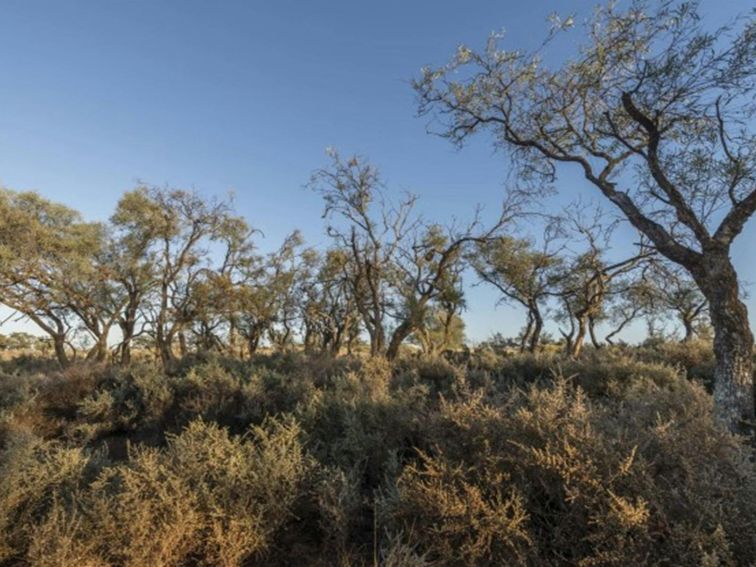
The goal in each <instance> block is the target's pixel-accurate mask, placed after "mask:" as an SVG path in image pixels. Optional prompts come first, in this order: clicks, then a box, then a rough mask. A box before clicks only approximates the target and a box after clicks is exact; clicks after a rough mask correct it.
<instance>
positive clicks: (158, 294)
mask: <svg viewBox="0 0 756 567" xmlns="http://www.w3.org/2000/svg"><path fill="white" fill-rule="evenodd" d="M231 216H232V215H231V214H230V209H229V207H228V205H227V204H226V203H224V202H218V201H213V200H206V199H203V198H202V197H201V196H199V195H197V194H196V193H193V192H190V191H184V190H180V189H161V188H157V187H140V188H137V189H135V190H133V191H130V192H128V193H126V194H125V195H124V196H123V198H122V199H121V202H120V203H119V205H118V210H117V211H116V215H115V220H116V222H117V224H118V225H119V226H120V227H121V229H122V230H125V231H127V232H129V233H131V237H130V238H131V240H132V242H133V243H134V246H135V248H134V250H132V251H131V252H138V251H142V252H143V253H144V254H148V256H149V257H150V258H151V261H154V265H155V274H154V275H155V280H156V281H155V283H154V285H151V284H149V285H148V284H147V283H146V281H144V280H142V277H144V276H146V275H148V273H145V272H143V271H142V269H141V268H140V266H139V264H138V263H137V264H136V265H134V266H133V270H136V271H135V272H133V273H131V274H127V278H126V279H129V278H133V277H137V278H139V282H140V283H139V285H138V287H139V291H138V292H137V291H134V293H140V294H144V293H145V292H146V291H147V289H149V290H150V293H152V294H154V295H155V297H154V302H147V303H146V304H145V305H144V309H143V311H144V312H145V313H144V316H145V318H146V319H148V323H149V327H150V330H151V332H152V334H153V336H154V338H155V347H156V349H157V351H158V354H159V356H160V359H161V361H162V363H163V364H164V365H168V364H170V363H172V362H173V361H174V359H175V354H174V351H173V344H174V342H175V340H176V339H177V338H178V340H179V346H180V348H181V352H182V354H185V353H186V337H185V335H184V330H185V329H186V328H187V327H188V326H189V325H190V324H191V322H192V321H193V319H194V312H193V309H194V307H195V306H194V305H193V296H192V290H193V289H194V285H195V283H196V282H197V281H198V278H200V276H201V274H202V273H203V269H204V268H205V267H206V262H207V250H205V249H203V248H202V246H203V245H205V244H207V243H209V242H210V241H214V240H217V239H219V238H220V236H221V233H222V229H223V228H224V227H225V226H226V225H227V222H228V219H229V218H230V217H231ZM131 303H132V302H131V301H130V302H129V305H131ZM124 319H125V321H127V322H128V324H131V318H130V315H127V316H126V317H125V318H124ZM122 326H123V325H122ZM131 338H133V336H132V337H131Z"/></svg>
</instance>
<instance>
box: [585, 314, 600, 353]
mask: <svg viewBox="0 0 756 567" xmlns="http://www.w3.org/2000/svg"><path fill="white" fill-rule="evenodd" d="M588 331H589V333H590V335H591V343H593V348H595V349H596V350H599V349H600V348H601V342H600V341H599V340H598V337H597V336H596V320H595V319H594V318H593V317H588Z"/></svg>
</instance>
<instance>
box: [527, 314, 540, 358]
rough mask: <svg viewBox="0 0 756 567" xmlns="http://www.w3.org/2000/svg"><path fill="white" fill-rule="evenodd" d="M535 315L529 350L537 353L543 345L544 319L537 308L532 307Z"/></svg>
mask: <svg viewBox="0 0 756 567" xmlns="http://www.w3.org/2000/svg"><path fill="white" fill-rule="evenodd" d="M531 310H532V311H531V312H532V315H533V331H532V333H531V335H530V345H529V347H528V350H529V351H530V352H535V351H536V350H537V349H538V345H539V344H540V343H541V333H542V332H543V317H542V316H541V312H540V310H539V309H538V307H537V306H534V307H531Z"/></svg>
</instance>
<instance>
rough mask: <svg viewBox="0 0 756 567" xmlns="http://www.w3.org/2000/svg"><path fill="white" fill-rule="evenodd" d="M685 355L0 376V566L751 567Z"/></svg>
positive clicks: (755, 549)
mask: <svg viewBox="0 0 756 567" xmlns="http://www.w3.org/2000/svg"><path fill="white" fill-rule="evenodd" d="M681 348H682V347H670V350H671V351H673V350H674V349H677V350H674V352H677V353H678V356H677V358H675V359H674V360H671V361H670V362H665V361H664V360H661V358H660V356H658V355H657V356H651V354H650V353H649V352H648V351H647V349H643V348H639V349H636V350H631V349H627V348H624V349H606V350H602V351H598V352H592V353H591V352H589V353H587V354H586V356H585V357H584V358H583V359H581V360H578V361H572V360H565V359H561V358H560V357H559V356H558V354H554V353H542V354H536V355H511V354H509V355H506V356H502V355H498V354H496V353H487V354H486V355H485V357H484V358H483V359H481V360H477V359H476V358H475V357H473V358H472V359H470V360H468V361H465V363H464V364H463V365H458V364H453V363H451V362H449V361H446V360H443V359H405V360H400V361H398V362H397V363H395V364H394V365H389V364H388V363H386V362H385V361H383V360H368V359H364V360H363V359H359V358H340V359H330V358H326V357H308V356H306V355H303V354H301V353H285V354H280V355H271V356H260V357H258V358H257V359H256V360H255V361H253V362H240V361H238V360H228V359H224V358H220V357H213V356H205V357H203V358H202V359H196V360H193V361H188V360H187V361H184V363H183V364H182V365H180V366H179V367H178V368H177V369H175V370H174V371H173V372H172V373H171V374H167V373H165V372H163V371H162V370H161V369H160V368H158V367H156V366H154V365H151V364H147V363H142V364H134V365H132V366H130V367H128V368H111V367H106V366H94V365H91V366H86V365H85V366H77V367H73V368H70V369H68V370H66V371H65V372H54V373H53V372H51V373H49V374H45V375H40V374H32V375H29V376H28V377H24V376H22V375H19V374H17V373H13V372H10V373H8V374H4V375H0V565H3V566H4V565H26V564H28V565H43V566H44V565H51V566H52V565H56V566H58V565H66V566H67V565H71V566H73V565H76V566H79V565H84V566H92V567H94V566H104V565H117V566H121V565H129V566H137V565H166V566H167V565H175V566H184V565H187V566H189V565H192V566H193V565H224V566H232V565H291V564H301V565H324V566H325V565H371V564H375V562H378V563H379V564H381V565H387V566H392V567H399V566H418V567H419V566H425V565H500V564H512V565H518V564H521V565H530V564H534V565H566V564H569V565H573V564H574V565H625V564H627V563H628V562H629V561H632V562H635V563H639V564H674V565H741V564H749V563H750V562H752V561H753V560H754V558H756V531H754V530H753V526H754V525H756V470H754V459H753V457H754V454H753V449H752V447H751V445H749V442H748V440H745V439H742V438H739V437H736V436H733V435H731V434H729V433H727V432H726V431H724V430H723V429H721V428H720V427H719V426H718V425H717V424H716V423H715V421H714V420H713V418H712V404H711V397H710V395H709V394H708V393H707V391H706V389H705V387H704V385H703V384H702V383H701V382H700V381H698V380H697V379H696V377H694V376H691V373H690V372H689V371H688V370H687V367H686V366H685V365H684V364H682V363H681V362H680V360H681V359H683V358H684V357H687V359H688V360H692V361H694V362H695V361H699V354H697V353H693V354H687V355H684V353H683V352H682V351H681V350H680V349H681ZM696 364H698V362H696Z"/></svg>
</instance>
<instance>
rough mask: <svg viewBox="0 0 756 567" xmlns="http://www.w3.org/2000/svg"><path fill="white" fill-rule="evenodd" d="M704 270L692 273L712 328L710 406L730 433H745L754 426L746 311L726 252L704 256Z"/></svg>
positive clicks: (750, 348) (750, 351)
mask: <svg viewBox="0 0 756 567" xmlns="http://www.w3.org/2000/svg"><path fill="white" fill-rule="evenodd" d="M704 258H705V259H704V262H705V267H704V270H701V271H699V270H697V271H696V273H693V276H694V277H695V278H696V280H697V282H698V284H699V286H700V287H701V291H702V292H703V294H704V296H705V297H706V299H707V300H708V301H709V306H710V310H709V311H710V317H711V324H712V327H714V355H715V357H716V361H717V365H716V368H715V370H714V406H715V412H716V415H717V418H718V419H719V420H720V421H721V422H722V423H723V424H724V425H726V426H727V427H728V428H729V429H730V430H731V431H735V432H746V431H748V430H749V428H750V427H753V422H754V403H755V399H754V386H753V334H752V333H751V329H750V326H749V324H748V310H747V308H746V306H745V305H744V304H743V302H742V301H740V298H739V296H738V293H739V290H740V288H739V285H738V277H737V274H736V272H735V268H734V267H733V266H732V263H731V262H730V259H729V256H728V254H727V253H726V252H719V253H716V254H715V253H711V252H710V253H708V254H705V255H704Z"/></svg>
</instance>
